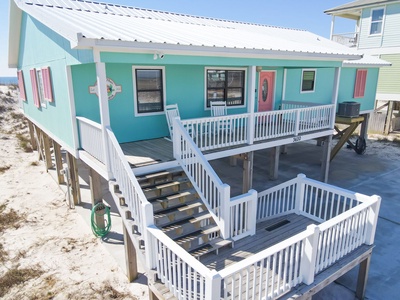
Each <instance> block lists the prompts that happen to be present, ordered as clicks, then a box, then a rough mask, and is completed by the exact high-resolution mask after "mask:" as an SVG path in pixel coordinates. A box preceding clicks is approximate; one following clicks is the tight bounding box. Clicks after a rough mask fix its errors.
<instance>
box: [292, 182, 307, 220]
mask: <svg viewBox="0 0 400 300" xmlns="http://www.w3.org/2000/svg"><path fill="white" fill-rule="evenodd" d="M306 178H307V177H306V175H304V174H298V175H297V187H296V198H295V201H296V203H295V206H294V212H295V213H296V214H300V213H301V212H302V211H303V204H304V187H305V183H304V180H305V179H306Z"/></svg>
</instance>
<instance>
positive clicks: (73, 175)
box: [67, 152, 81, 205]
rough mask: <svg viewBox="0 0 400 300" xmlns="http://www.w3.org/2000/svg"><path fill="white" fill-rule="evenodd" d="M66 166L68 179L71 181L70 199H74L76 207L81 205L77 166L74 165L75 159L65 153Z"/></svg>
mask: <svg viewBox="0 0 400 300" xmlns="http://www.w3.org/2000/svg"><path fill="white" fill-rule="evenodd" d="M67 164H68V172H69V178H70V180H71V193H72V198H73V199H74V204H75V205H77V204H79V203H81V189H80V186H79V175H78V166H77V164H76V158H75V157H74V156H73V155H72V154H71V153H69V152H68V153H67Z"/></svg>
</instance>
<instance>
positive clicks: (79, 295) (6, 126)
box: [0, 86, 148, 300]
mask: <svg viewBox="0 0 400 300" xmlns="http://www.w3.org/2000/svg"><path fill="white" fill-rule="evenodd" d="M7 93H8V91H7V89H6V88H5V87H4V86H1V87H0V96H1V100H0V117H1V118H0V215H1V216H2V222H1V225H0V254H1V256H0V257H1V258H0V298H1V299H13V300H14V299H148V296H147V287H146V288H145V286H143V285H141V284H135V283H133V284H129V283H128V282H127V279H126V276H125V274H124V272H123V270H122V269H121V268H120V267H119V265H118V264H117V262H116V261H115V259H114V258H113V257H112V256H111V254H110V253H109V252H108V251H107V250H106V249H105V247H104V245H103V244H102V242H101V241H100V240H99V239H98V238H95V237H94V235H93V234H92V232H91V229H90V228H89V226H87V223H85V222H84V220H83V219H82V217H81V215H79V214H78V213H77V211H76V210H70V209H69V208H68V207H67V204H66V195H65V194H64V193H63V192H62V191H61V190H60V188H59V187H58V185H57V184H56V182H55V181H54V180H53V179H52V177H51V176H49V174H47V173H46V171H45V168H44V165H43V162H42V161H40V162H39V161H38V155H37V153H36V152H28V153H27V152H25V151H24V150H23V149H21V146H20V138H17V136H16V133H19V132H26V128H25V129H24V128H23V127H24V126H20V125H19V124H20V123H21V118H20V117H21V116H20V115H19V112H18V110H16V109H17V105H16V103H15V101H14V100H13V99H15V98H14V97H15V96H16V92H12V91H11V97H9V96H7ZM7 217H8V218H7ZM5 218H6V220H4V219H5ZM14 219H15V220H16V221H15V222H14V221H13V220H14ZM3 224H6V225H5V226H3ZM18 283H19V284H18Z"/></svg>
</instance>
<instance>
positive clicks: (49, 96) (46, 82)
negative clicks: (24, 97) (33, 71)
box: [42, 67, 53, 102]
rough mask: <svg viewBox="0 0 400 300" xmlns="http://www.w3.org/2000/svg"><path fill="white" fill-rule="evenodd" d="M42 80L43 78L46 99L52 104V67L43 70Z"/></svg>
mask: <svg viewBox="0 0 400 300" xmlns="http://www.w3.org/2000/svg"><path fill="white" fill-rule="evenodd" d="M42 78H43V89H44V98H45V99H46V100H48V101H50V102H53V91H52V87H51V78H50V67H46V68H43V69H42Z"/></svg>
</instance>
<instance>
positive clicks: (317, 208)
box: [298, 177, 370, 222]
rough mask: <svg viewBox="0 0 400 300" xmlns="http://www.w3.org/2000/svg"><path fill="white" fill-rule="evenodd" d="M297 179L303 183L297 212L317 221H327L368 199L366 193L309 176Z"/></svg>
mask: <svg viewBox="0 0 400 300" xmlns="http://www.w3.org/2000/svg"><path fill="white" fill-rule="evenodd" d="M298 178H299V177H298ZM299 181H302V184H303V186H302V192H303V195H301V198H300V199H299V201H301V203H299V207H298V212H299V213H301V214H303V215H304V216H306V217H308V218H311V219H314V220H316V221H317V222H324V221H328V220H330V219H332V218H334V217H336V216H338V215H340V214H342V213H344V212H346V211H348V210H350V209H351V208H353V207H356V206H358V205H359V204H361V203H363V202H365V201H368V199H370V197H368V196H366V195H362V194H358V193H353V192H350V191H348V190H345V189H341V188H338V187H333V186H329V185H327V184H324V183H322V182H319V181H316V180H313V179H310V178H305V177H302V178H301V177H300V178H299Z"/></svg>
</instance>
